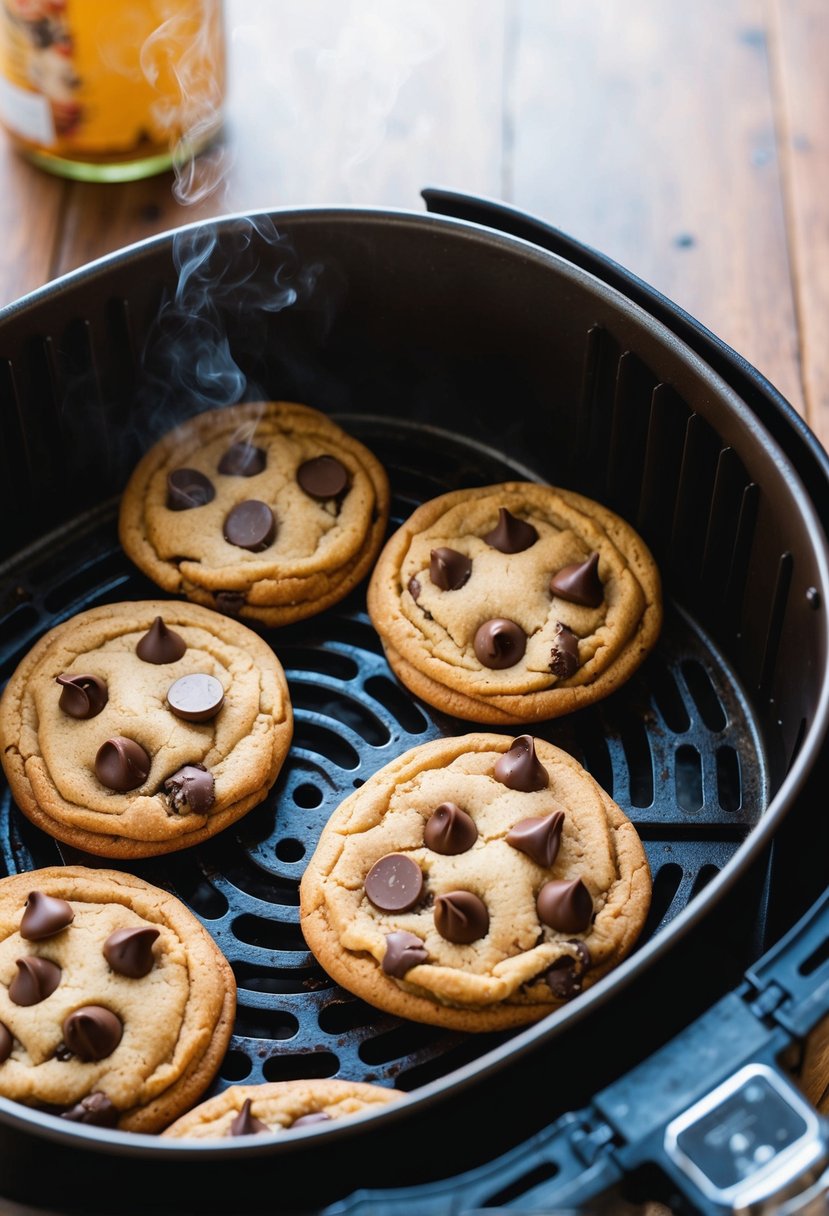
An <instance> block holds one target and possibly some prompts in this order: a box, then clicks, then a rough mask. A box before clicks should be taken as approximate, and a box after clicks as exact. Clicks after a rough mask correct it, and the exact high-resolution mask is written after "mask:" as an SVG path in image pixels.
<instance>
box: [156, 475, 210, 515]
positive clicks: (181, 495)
mask: <svg viewBox="0 0 829 1216" xmlns="http://www.w3.org/2000/svg"><path fill="white" fill-rule="evenodd" d="M215 497H216V490H215V488H214V486H213V482H212V481H211V480H210V478H209V477H205V475H204V473H200V472H199V470H198V469H173V471H172V473H168V474H167V506H168V507H169V509H170V510H171V511H190V510H192V508H193V507H203V506H204V505H205V503H208V502H212V501H213V499H214V498H215Z"/></svg>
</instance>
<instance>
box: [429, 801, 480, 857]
mask: <svg viewBox="0 0 829 1216" xmlns="http://www.w3.org/2000/svg"><path fill="white" fill-rule="evenodd" d="M477 839H478V829H477V827H476V826H475V820H474V819H473V818H472V816H471V815H469V814H467V812H466V811H464V810H461V808H460V807H459V806H457V805H456V804H455V803H454V802H442V803H441V804H440V806H439V807H436V808H435V810H434V811H432V813H431V815H430V816H429V818H428V819H427V820H426V825H425V827H424V829H423V843H424V844H425V845H426V846H427V848H430V849H431V850H432V852H433V853H442V854H443V855H444V856H445V857H456V856H457V854H458V853H466V852H467V850H468V849H471V848H472V846H473V844H474V843H475V841H476V840H477Z"/></svg>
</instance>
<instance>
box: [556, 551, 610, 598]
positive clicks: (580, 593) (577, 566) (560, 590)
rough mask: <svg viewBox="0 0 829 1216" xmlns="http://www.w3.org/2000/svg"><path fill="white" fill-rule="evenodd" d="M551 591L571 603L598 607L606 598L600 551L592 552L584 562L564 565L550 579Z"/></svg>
mask: <svg viewBox="0 0 829 1216" xmlns="http://www.w3.org/2000/svg"><path fill="white" fill-rule="evenodd" d="M550 592H551V594H552V595H557V596H558V597H559V599H562V600H568V601H569V602H570V603H571V604H582V605H583V606H584V607H585V608H598V606H599V604H601V602H602V600H603V599H604V588H603V587H602V583H601V579H600V578H599V555H598V553H591V554H590V556H589V557H588V558H586V559H585V560H584V561H583V562H575V563H574V564H573V565H572V566H563V567H562V569H561V570H559V571H558V572H557V573H556V574H554V575H553V577H552V578H551V579H550Z"/></svg>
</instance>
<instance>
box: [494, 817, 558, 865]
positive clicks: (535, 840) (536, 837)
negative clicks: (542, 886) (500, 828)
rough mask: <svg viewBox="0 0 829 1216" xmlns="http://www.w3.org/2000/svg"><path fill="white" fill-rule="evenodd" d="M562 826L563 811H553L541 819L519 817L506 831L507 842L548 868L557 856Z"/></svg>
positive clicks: (536, 862) (537, 863)
mask: <svg viewBox="0 0 829 1216" xmlns="http://www.w3.org/2000/svg"><path fill="white" fill-rule="evenodd" d="M563 827H564V811H553V813H552V815H545V816H544V817H543V818H542V819H521V820H520V821H519V822H518V823H516V825H515V826H514V827H512V828H510V830H509V831H508V832H507V844H510V845H512V847H513V848H514V849H518V851H519V852H520V853H526V855H527V857H529V858H530V860H531V861H534V862H535V864H536V865H538V866H544V868H545V869H547V870H549V868H550V866H551V865H552V864H553V862H554V861H555V859H556V857H558V850H559V846H560V845H561V831H562V828H563Z"/></svg>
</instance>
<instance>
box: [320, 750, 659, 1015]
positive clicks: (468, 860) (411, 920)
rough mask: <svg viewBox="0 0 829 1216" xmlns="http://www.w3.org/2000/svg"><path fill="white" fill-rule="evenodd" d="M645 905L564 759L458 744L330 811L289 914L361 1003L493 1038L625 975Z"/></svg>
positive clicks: (634, 852) (387, 773)
mask: <svg viewBox="0 0 829 1216" xmlns="http://www.w3.org/2000/svg"><path fill="white" fill-rule="evenodd" d="M650 896H651V877H650V869H649V867H648V862H647V858H646V855H645V852H644V849H643V847H642V844H641V842H640V840H639V836H638V834H637V832H636V829H635V828H634V826H633V824H632V823H631V822H630V820H629V819H628V818H627V816H626V815H625V814H624V812H623V811H622V809H621V808H620V807H619V806H618V805H617V804H616V803H615V802H614V801H613V800H612V799H611V798H610V797H609V796H608V795H607V794H606V793H605V792H604V790H602V788H601V787H600V786H599V785H598V784H597V783H596V781H595V780H594V779H593V778H592V777H591V776H590V774H589V773H587V772H586V771H585V770H584V769H583V768H582V767H581V765H579V764H578V763H577V761H576V760H574V759H573V757H572V756H570V755H568V754H567V753H566V752H563V751H561V750H560V749H559V748H556V747H554V746H553V745H552V744H551V743H547V742H545V741H544V740H540V739H534V738H533V737H532V736H530V735H520V736H519V737H518V738H516V739H514V740H510V739H509V738H508V737H507V736H504V735H498V734H469V735H463V736H458V737H456V738H453V739H441V740H437V741H435V742H432V743H426V744H423V745H422V746H420V747H416V748H413V749H412V750H410V751H408V752H406V753H405V754H404V755H402V756H400V757H399V759H397V760H395V761H393V762H392V763H391V764H388V765H386V767H385V768H383V769H381V770H380V771H379V772H378V773H375V775H374V776H373V777H371V778H370V779H369V780H368V781H367V782H366V783H365V785H363V786H362V787H361V788H360V789H359V790H357V791H355V793H353V794H351V795H350V796H349V797H348V798H347V799H346V800H345V802H343V803H342V804H341V805H340V807H339V808H338V809H337V810H336V811H335V812H334V814H333V815H332V816H331V818H330V819H329V821H328V823H327V824H326V826H325V828H324V829H323V832H322V835H321V837H320V841H319V844H318V846H317V848H316V850H315V852H314V854H313V856H312V858H311V860H310V862H309V864H308V867H307V869H306V871H305V874H304V875H303V878H302V882H301V886H300V918H301V925H302V931H303V933H304V935H305V940H306V942H307V943H308V946H309V948H310V949H311V950H312V951H313V953H314V955H315V956H316V958H317V959H318V961H319V962H320V963H321V965H322V966H323V967H324V968H325V970H326V971H327V972H328V973H329V975H331V976H332V978H333V979H335V980H336V981H337V982H338V983H339V984H341V985H342V986H343V987H344V988H347V989H348V990H349V991H351V992H353V993H354V994H355V995H357V996H359V997H361V998H362V999H363V1000H364V1001H368V1002H369V1003H370V1004H372V1005H375V1006H377V1007H378V1008H380V1009H384V1010H386V1011H388V1012H390V1013H395V1014H399V1015H400V1016H401V1017H405V1018H411V1019H413V1020H414V1021H418V1022H426V1023H430V1024H432V1025H436V1026H447V1027H451V1028H453V1029H456V1030H464V1031H492V1030H502V1029H507V1028H510V1027H515V1026H521V1025H524V1024H526V1023H529V1022H534V1021H537V1020H538V1019H539V1018H542V1017H544V1016H545V1015H546V1014H548V1013H551V1012H552V1011H553V1010H555V1009H557V1008H559V1007H560V1006H561V1004H562V1003H563V1002H565V1001H568V1000H570V999H571V998H572V997H574V996H576V995H578V993H580V992H581V991H582V990H583V989H585V988H587V987H589V986H590V985H592V984H594V983H595V982H596V981H597V980H598V979H600V978H601V977H602V976H603V975H605V974H606V973H607V972H608V971H610V970H611V968H613V967H615V966H616V965H617V964H618V963H620V962H621V961H622V959H624V958H625V956H626V955H627V954H628V953H629V952H630V950H631V949H632V948H633V946H634V944H635V943H636V940H637V938H638V936H639V934H640V932H641V930H642V926H643V925H644V922H645V918H646V916H647V913H648V909H649V906H650Z"/></svg>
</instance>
